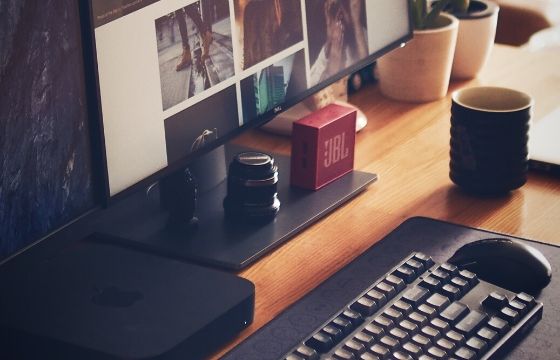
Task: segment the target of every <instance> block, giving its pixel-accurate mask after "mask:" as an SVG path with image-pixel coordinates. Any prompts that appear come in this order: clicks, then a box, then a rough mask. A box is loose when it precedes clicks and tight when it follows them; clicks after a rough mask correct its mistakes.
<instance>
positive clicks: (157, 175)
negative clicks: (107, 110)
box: [83, 0, 414, 207]
mask: <svg viewBox="0 0 560 360" xmlns="http://www.w3.org/2000/svg"><path fill="white" fill-rule="evenodd" d="M83 1H86V2H87V5H88V6H87V9H88V15H89V16H88V19H87V26H88V27H89V38H88V39H87V40H88V41H89V42H90V46H91V53H92V57H93V59H92V60H93V61H92V63H93V64H92V65H93V69H92V70H93V74H94V75H95V76H94V78H95V79H94V80H95V96H96V99H94V103H95V104H97V107H96V111H97V113H96V115H97V118H98V120H99V126H98V129H99V131H98V134H99V144H100V147H101V149H102V151H101V154H100V157H101V163H102V167H103V172H102V173H103V174H102V177H103V191H104V193H105V194H104V195H105V196H104V199H103V206H104V207H109V206H111V205H113V204H115V203H117V202H120V201H121V200H123V199H126V198H128V197H129V196H130V195H132V194H134V193H137V192H138V191H141V190H142V189H144V190H145V189H146V188H147V187H149V186H150V185H152V184H154V183H157V182H158V181H159V180H161V179H162V178H164V177H166V176H169V175H171V174H173V173H176V172H177V171H180V170H182V169H185V168H187V167H188V165H189V164H190V163H192V162H193V161H195V160H196V159H197V158H200V157H201V156H203V155H205V154H207V153H209V152H211V151H213V150H215V149H216V148H218V147H220V146H222V145H224V144H226V143H228V142H229V141H231V140H232V139H234V138H235V137H237V136H239V135H241V134H242V133H244V132H246V131H248V130H250V129H254V128H257V127H259V126H262V125H264V124H266V123H267V122H269V121H271V120H272V119H274V117H275V116H276V115H278V114H280V113H282V112H284V111H286V110H288V109H289V108H291V107H293V106H294V105H296V104H298V103H300V102H301V101H303V100H305V99H307V98H308V97H310V96H312V95H313V94H316V93H317V92H318V91H320V90H322V89H324V88H326V87H328V86H330V85H332V84H334V83H335V82H337V81H339V80H341V79H342V78H344V77H345V76H348V75H351V74H353V73H354V72H357V71H358V70H360V69H362V68H363V67H365V66H367V65H370V64H372V63H373V62H375V61H376V60H377V59H378V58H380V57H381V56H383V55H385V54H386V53H388V52H389V51H391V50H393V49H396V48H399V47H402V46H403V45H404V44H405V43H406V42H408V41H410V40H411V39H412V38H413V33H414V24H413V21H412V18H411V17H410V16H408V20H409V21H408V32H407V33H406V34H405V35H404V36H403V37H401V38H398V39H397V40H395V41H393V42H391V43H390V44H388V45H387V46H385V47H383V48H381V49H380V50H378V51H376V52H374V53H372V54H370V55H369V56H368V57H366V58H364V59H363V60H361V61H359V62H357V63H356V64H354V65H352V66H349V67H347V68H345V69H344V70H342V71H340V72H338V73H337V74H336V75H333V76H331V77H330V78H329V79H327V80H325V81H321V82H320V83H318V84H316V85H314V86H312V87H311V88H309V89H307V90H306V91H304V92H302V93H301V94H300V96H297V97H296V98H294V99H291V100H290V101H287V102H284V103H283V104H280V105H278V106H277V107H275V108H274V109H272V110H269V111H268V112H266V113H264V114H261V115H258V116H257V117H256V118H255V119H253V120H251V121H249V122H248V123H245V124H243V125H241V126H239V127H238V128H236V129H235V130H233V131H230V132H229V133H227V134H226V135H224V136H220V137H219V138H218V139H217V140H215V141H212V142H211V143H208V144H207V145H205V146H203V147H201V148H200V149H197V150H195V151H193V152H191V153H189V154H187V155H185V156H184V157H182V158H181V159H180V160H177V161H175V162H173V163H170V164H168V165H167V166H166V167H165V168H163V169H161V170H158V171H156V172H154V173H153V174H151V175H149V176H147V177H145V178H144V179H142V180H140V181H138V182H136V183H135V184H133V185H131V186H129V187H127V188H126V189H124V190H122V191H120V192H118V193H116V194H113V195H111V192H110V184H109V168H108V163H107V150H106V146H105V144H106V142H105V129H104V125H103V108H102V104H101V89H100V83H99V67H98V62H97V46H96V38H95V26H94V11H93V1H95V0H83ZM406 3H407V5H406V6H407V10H408V14H410V10H411V9H410V2H408V1H407V2H406Z"/></svg>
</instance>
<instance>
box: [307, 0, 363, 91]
mask: <svg viewBox="0 0 560 360" xmlns="http://www.w3.org/2000/svg"><path fill="white" fill-rule="evenodd" d="M306 14H307V36H308V40H309V59H310V63H311V70H310V82H311V84H310V86H314V85H316V84H318V83H319V82H321V81H323V80H325V79H327V78H329V77H331V76H333V75H336V74H337V73H338V72H340V71H341V70H343V69H345V68H347V67H349V66H352V65H354V64H356V63H358V62H359V61H360V60H363V59H365V58H366V57H367V56H368V41H367V20H366V14H365V0H307V1H306Z"/></svg>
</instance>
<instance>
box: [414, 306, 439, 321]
mask: <svg viewBox="0 0 560 360" xmlns="http://www.w3.org/2000/svg"><path fill="white" fill-rule="evenodd" d="M418 311H419V312H420V313H421V314H422V315H424V316H426V317H427V318H428V319H433V317H434V316H436V313H437V312H436V309H434V308H433V307H431V306H428V305H426V304H422V305H420V306H418Z"/></svg>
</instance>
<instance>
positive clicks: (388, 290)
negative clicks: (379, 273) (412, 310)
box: [374, 281, 397, 299]
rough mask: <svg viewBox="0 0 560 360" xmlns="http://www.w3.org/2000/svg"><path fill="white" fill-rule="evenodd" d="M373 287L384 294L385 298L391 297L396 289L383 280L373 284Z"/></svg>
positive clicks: (395, 292)
mask: <svg viewBox="0 0 560 360" xmlns="http://www.w3.org/2000/svg"><path fill="white" fill-rule="evenodd" d="M374 289H375V290H377V291H379V292H380V293H382V294H384V295H385V296H386V297H387V299H392V298H393V297H394V296H395V295H396V294H397V290H395V288H394V287H392V286H391V285H389V284H387V283H385V282H383V281H382V282H380V283H379V284H377V285H375V287H374Z"/></svg>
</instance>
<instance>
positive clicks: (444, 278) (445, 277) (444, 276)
mask: <svg viewBox="0 0 560 360" xmlns="http://www.w3.org/2000/svg"><path fill="white" fill-rule="evenodd" d="M432 276H433V277H435V278H436V279H438V280H439V281H441V283H442V284H446V283H447V282H448V281H449V280H451V275H449V273H447V272H445V271H443V270H441V269H440V268H437V269H435V270H433V271H432Z"/></svg>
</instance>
